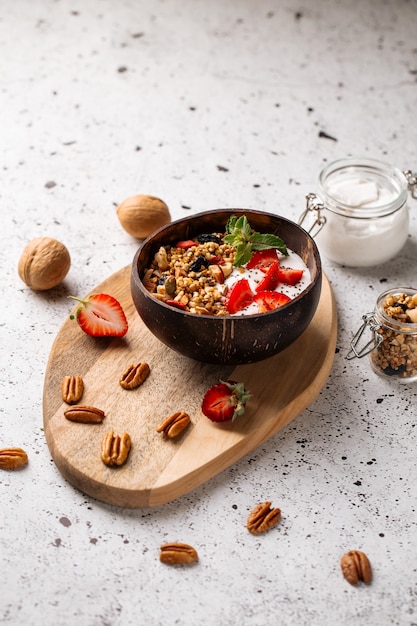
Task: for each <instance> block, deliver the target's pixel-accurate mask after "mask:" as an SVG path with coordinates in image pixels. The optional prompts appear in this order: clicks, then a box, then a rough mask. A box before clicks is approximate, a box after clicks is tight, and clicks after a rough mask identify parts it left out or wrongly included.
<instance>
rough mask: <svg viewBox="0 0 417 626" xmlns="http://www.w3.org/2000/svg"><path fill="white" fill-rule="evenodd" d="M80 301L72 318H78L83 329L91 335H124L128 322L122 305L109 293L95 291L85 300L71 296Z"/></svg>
mask: <svg viewBox="0 0 417 626" xmlns="http://www.w3.org/2000/svg"><path fill="white" fill-rule="evenodd" d="M69 298H71V299H72V300H76V301H77V302H79V303H80V306H79V307H78V309H77V310H76V311H75V313H73V314H71V315H70V319H76V320H77V322H78V324H79V326H80V327H81V328H82V330H83V331H84V332H85V333H87V335H90V336H91V337H123V336H124V335H125V334H126V333H127V329H128V322H127V319H126V315H125V313H124V311H123V308H122V305H121V304H120V302H119V301H118V300H116V298H113V296H109V295H108V294H107V293H94V294H92V295H90V296H88V297H87V298H85V299H84V300H83V299H81V298H76V297H75V296H69Z"/></svg>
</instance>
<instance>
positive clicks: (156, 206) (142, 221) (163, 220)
mask: <svg viewBox="0 0 417 626" xmlns="http://www.w3.org/2000/svg"><path fill="white" fill-rule="evenodd" d="M117 217H118V218H119V221H120V224H121V225H122V226H123V228H124V229H125V231H126V232H127V233H129V235H132V236H133V237H137V238H138V239H144V238H145V237H148V236H149V235H150V234H151V233H153V232H154V231H155V230H157V229H158V228H161V227H162V226H165V224H169V223H170V221H171V215H170V212H169V209H168V207H167V205H166V204H165V202H163V201H162V200H160V198H156V197H155V196H146V195H135V196H130V197H129V198H126V200H123V202H122V203H121V204H119V206H118V207H117Z"/></svg>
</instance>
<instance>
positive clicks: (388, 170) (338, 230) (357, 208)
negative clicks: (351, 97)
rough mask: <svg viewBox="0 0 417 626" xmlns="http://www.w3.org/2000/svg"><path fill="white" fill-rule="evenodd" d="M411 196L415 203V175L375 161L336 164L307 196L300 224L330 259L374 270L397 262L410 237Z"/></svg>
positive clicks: (348, 159) (324, 174) (320, 177)
mask: <svg viewBox="0 0 417 626" xmlns="http://www.w3.org/2000/svg"><path fill="white" fill-rule="evenodd" d="M408 190H410V192H411V195H412V197H413V198H415V199H417V175H416V174H412V172H411V171H409V170H407V171H405V172H401V171H400V170H399V169H397V168H395V167H393V166H392V165H390V164H388V163H385V162H383V161H377V160H375V159H357V158H353V157H352V158H347V159H341V160H338V161H334V162H333V163H330V165H328V166H327V167H326V168H324V169H323V170H322V171H321V173H320V175H319V183H318V193H317V194H314V193H309V194H308V195H307V196H306V209H305V211H304V212H303V213H302V215H301V216H300V219H299V222H298V223H299V224H300V225H301V226H304V228H306V229H307V230H308V232H309V234H310V235H312V236H313V237H314V238H315V239H316V242H317V245H318V247H319V250H320V251H321V252H323V254H324V255H325V256H326V257H327V258H328V259H330V260H331V261H335V262H336V263H339V264H341V265H347V266H350V267H370V266H374V265H379V264H381V263H385V262H386V261H388V260H389V259H392V258H394V257H395V256H396V255H397V254H398V253H399V252H400V250H401V248H402V247H403V246H404V244H405V242H406V240H407V237H408V231H409V209H408V206H407V200H408V196H409V194H408Z"/></svg>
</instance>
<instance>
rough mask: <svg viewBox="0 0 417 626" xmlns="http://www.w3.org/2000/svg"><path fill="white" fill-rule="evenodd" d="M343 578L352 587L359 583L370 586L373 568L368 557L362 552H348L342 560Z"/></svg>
mask: <svg viewBox="0 0 417 626" xmlns="http://www.w3.org/2000/svg"><path fill="white" fill-rule="evenodd" d="M340 567H341V568H342V572H343V576H344V577H345V578H346V580H347V581H348V583H350V584H351V585H357V584H358V582H359V581H363V582H364V583H366V584H369V583H370V582H371V580H372V568H371V564H370V562H369V559H368V557H367V556H366V554H365V553H364V552H361V551H360V550H350V551H349V552H346V554H344V555H343V556H342V558H341V560H340Z"/></svg>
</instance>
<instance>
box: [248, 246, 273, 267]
mask: <svg viewBox="0 0 417 626" xmlns="http://www.w3.org/2000/svg"><path fill="white" fill-rule="evenodd" d="M277 261H278V255H277V251H276V250H275V248H268V249H267V250H256V251H255V252H254V253H253V255H252V258H251V260H250V261H249V262H248V263H247V264H246V267H247V268H248V270H253V269H257V270H261V272H266V271H268V268H269V266H270V265H272V263H276V262H277Z"/></svg>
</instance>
